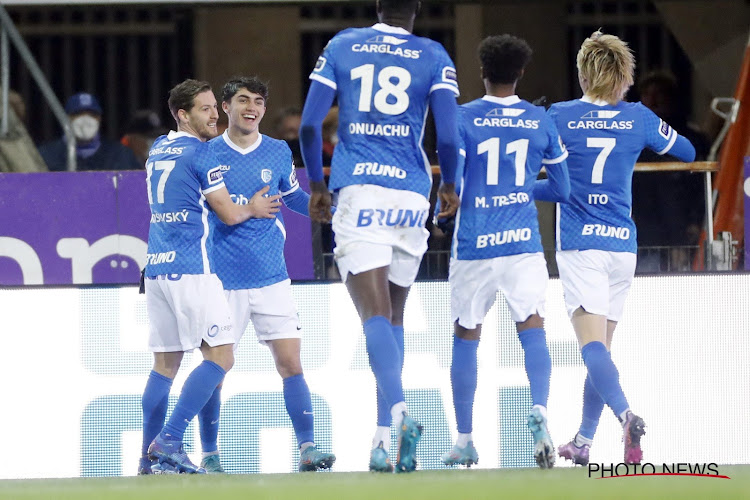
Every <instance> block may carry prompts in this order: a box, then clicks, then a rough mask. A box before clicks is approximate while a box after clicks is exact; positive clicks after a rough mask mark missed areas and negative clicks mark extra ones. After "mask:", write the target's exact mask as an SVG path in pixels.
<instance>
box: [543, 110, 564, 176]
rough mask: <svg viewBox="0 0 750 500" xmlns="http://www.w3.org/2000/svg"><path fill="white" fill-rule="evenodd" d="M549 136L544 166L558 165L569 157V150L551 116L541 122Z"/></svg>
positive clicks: (545, 117)
mask: <svg viewBox="0 0 750 500" xmlns="http://www.w3.org/2000/svg"><path fill="white" fill-rule="evenodd" d="M541 125H542V126H543V127H544V130H545V133H546V135H547V148H546V149H545V150H544V157H543V158H542V163H543V164H544V165H556V164H558V163H561V162H562V161H564V160H565V159H566V158H567V157H568V150H567V149H565V145H564V144H563V142H562V138H561V137H560V133H559V132H558V131H557V126H556V125H555V122H554V121H553V120H552V118H550V117H549V116H544V117H543V118H542V120H541Z"/></svg>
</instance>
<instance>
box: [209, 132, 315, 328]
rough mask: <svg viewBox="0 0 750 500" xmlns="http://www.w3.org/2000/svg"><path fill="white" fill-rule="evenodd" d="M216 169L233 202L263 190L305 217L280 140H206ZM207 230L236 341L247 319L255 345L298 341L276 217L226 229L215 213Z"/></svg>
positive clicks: (289, 158) (282, 238) (260, 137)
mask: <svg viewBox="0 0 750 500" xmlns="http://www.w3.org/2000/svg"><path fill="white" fill-rule="evenodd" d="M209 145H210V147H211V151H212V152H213V153H214V154H215V155H216V157H217V158H218V160H219V161H220V163H221V165H222V167H221V168H222V173H223V176H224V182H225V184H226V186H227V190H228V191H229V196H230V197H231V198H232V200H233V201H234V202H235V203H238V204H241V205H242V204H247V203H248V202H249V200H250V199H251V198H252V196H253V195H254V194H255V193H256V192H257V191H260V190H261V189H262V188H263V187H264V186H266V185H268V186H270V189H269V191H268V195H269V196H273V195H276V194H280V195H281V196H282V200H283V201H284V203H285V204H286V205H287V206H288V207H289V208H291V209H292V210H294V211H295V212H298V213H300V214H302V215H308V214H309V212H308V202H309V199H310V197H309V195H308V194H307V193H305V192H304V191H303V190H302V189H300V187H299V183H298V182H297V176H296V173H295V169H294V164H293V162H292V152H291V150H290V149H289V146H287V144H286V142H284V141H280V140H276V139H273V138H271V137H268V136H265V135H260V134H259V135H258V140H257V141H256V142H255V143H254V144H252V145H250V146H249V147H247V148H241V147H240V146H238V145H236V144H235V143H234V142H232V140H231V139H230V138H229V135H228V133H227V132H224V134H223V135H221V136H219V137H217V138H215V139H212V140H211V141H210V142H209ZM209 222H210V223H211V225H212V227H213V229H214V233H213V234H214V236H213V244H214V250H215V259H214V263H215V266H216V273H217V274H218V276H219V279H220V280H221V282H222V284H223V285H224V289H225V291H226V297H227V300H228V302H229V306H230V309H231V312H232V320H233V322H234V325H235V335H236V340H237V342H239V340H240V339H241V338H242V335H243V333H244V332H245V329H246V328H247V325H248V323H249V322H250V321H251V320H252V322H253V327H254V329H255V333H256V335H257V336H258V340H259V341H260V342H261V343H265V342H267V341H269V340H275V339H284V338H300V337H301V328H300V325H299V319H298V316H297V308H296V307H295V304H294V298H293V297H292V289H291V281H290V280H289V275H288V273H287V269H286V261H285V260H284V242H285V241H286V230H285V228H284V219H283V217H282V215H281V213H280V212H279V213H277V214H276V217H275V218H273V219H249V220H247V221H245V222H244V223H242V224H238V225H236V226H227V225H225V224H223V223H222V222H221V221H219V220H218V218H217V217H216V215H215V214H214V215H212V216H211V217H210V219H209Z"/></svg>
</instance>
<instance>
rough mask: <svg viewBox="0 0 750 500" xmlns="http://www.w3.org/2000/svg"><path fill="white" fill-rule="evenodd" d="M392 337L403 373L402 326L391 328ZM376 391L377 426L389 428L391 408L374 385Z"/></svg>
mask: <svg viewBox="0 0 750 500" xmlns="http://www.w3.org/2000/svg"><path fill="white" fill-rule="evenodd" d="M392 328H393V337H394V338H395V339H396V345H397V346H398V351H399V353H401V371H402V372H403V371H404V327H403V326H393V327H392ZM376 390H377V395H378V399H377V401H378V426H379V427H390V426H391V408H390V407H389V406H388V403H386V402H385V399H384V397H383V393H382V392H381V390H380V387H377V384H376Z"/></svg>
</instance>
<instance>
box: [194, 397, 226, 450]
mask: <svg viewBox="0 0 750 500" xmlns="http://www.w3.org/2000/svg"><path fill="white" fill-rule="evenodd" d="M220 415H221V385H217V386H216V389H214V393H213V394H211V397H210V398H209V399H208V402H207V403H206V404H205V405H203V408H201V411H200V412H198V421H199V422H200V431H201V451H202V452H203V453H211V452H214V451H218V449H219V446H218V445H217V441H218V438H219V416H220Z"/></svg>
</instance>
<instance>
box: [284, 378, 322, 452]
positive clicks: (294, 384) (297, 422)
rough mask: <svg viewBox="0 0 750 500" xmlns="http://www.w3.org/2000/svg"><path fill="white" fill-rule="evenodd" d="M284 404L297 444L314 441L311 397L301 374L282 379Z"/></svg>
mask: <svg viewBox="0 0 750 500" xmlns="http://www.w3.org/2000/svg"><path fill="white" fill-rule="evenodd" d="M284 404H286V411H287V413H288V414H289V418H290V419H292V427H294V434H295V435H296V436H297V446H300V445H302V443H314V442H315V436H314V432H313V431H314V428H315V427H314V416H313V409H312V398H311V397H310V389H309V388H308V387H307V382H305V376H304V375H303V374H301V373H300V374H299V375H293V376H291V377H287V378H285V379H284Z"/></svg>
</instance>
